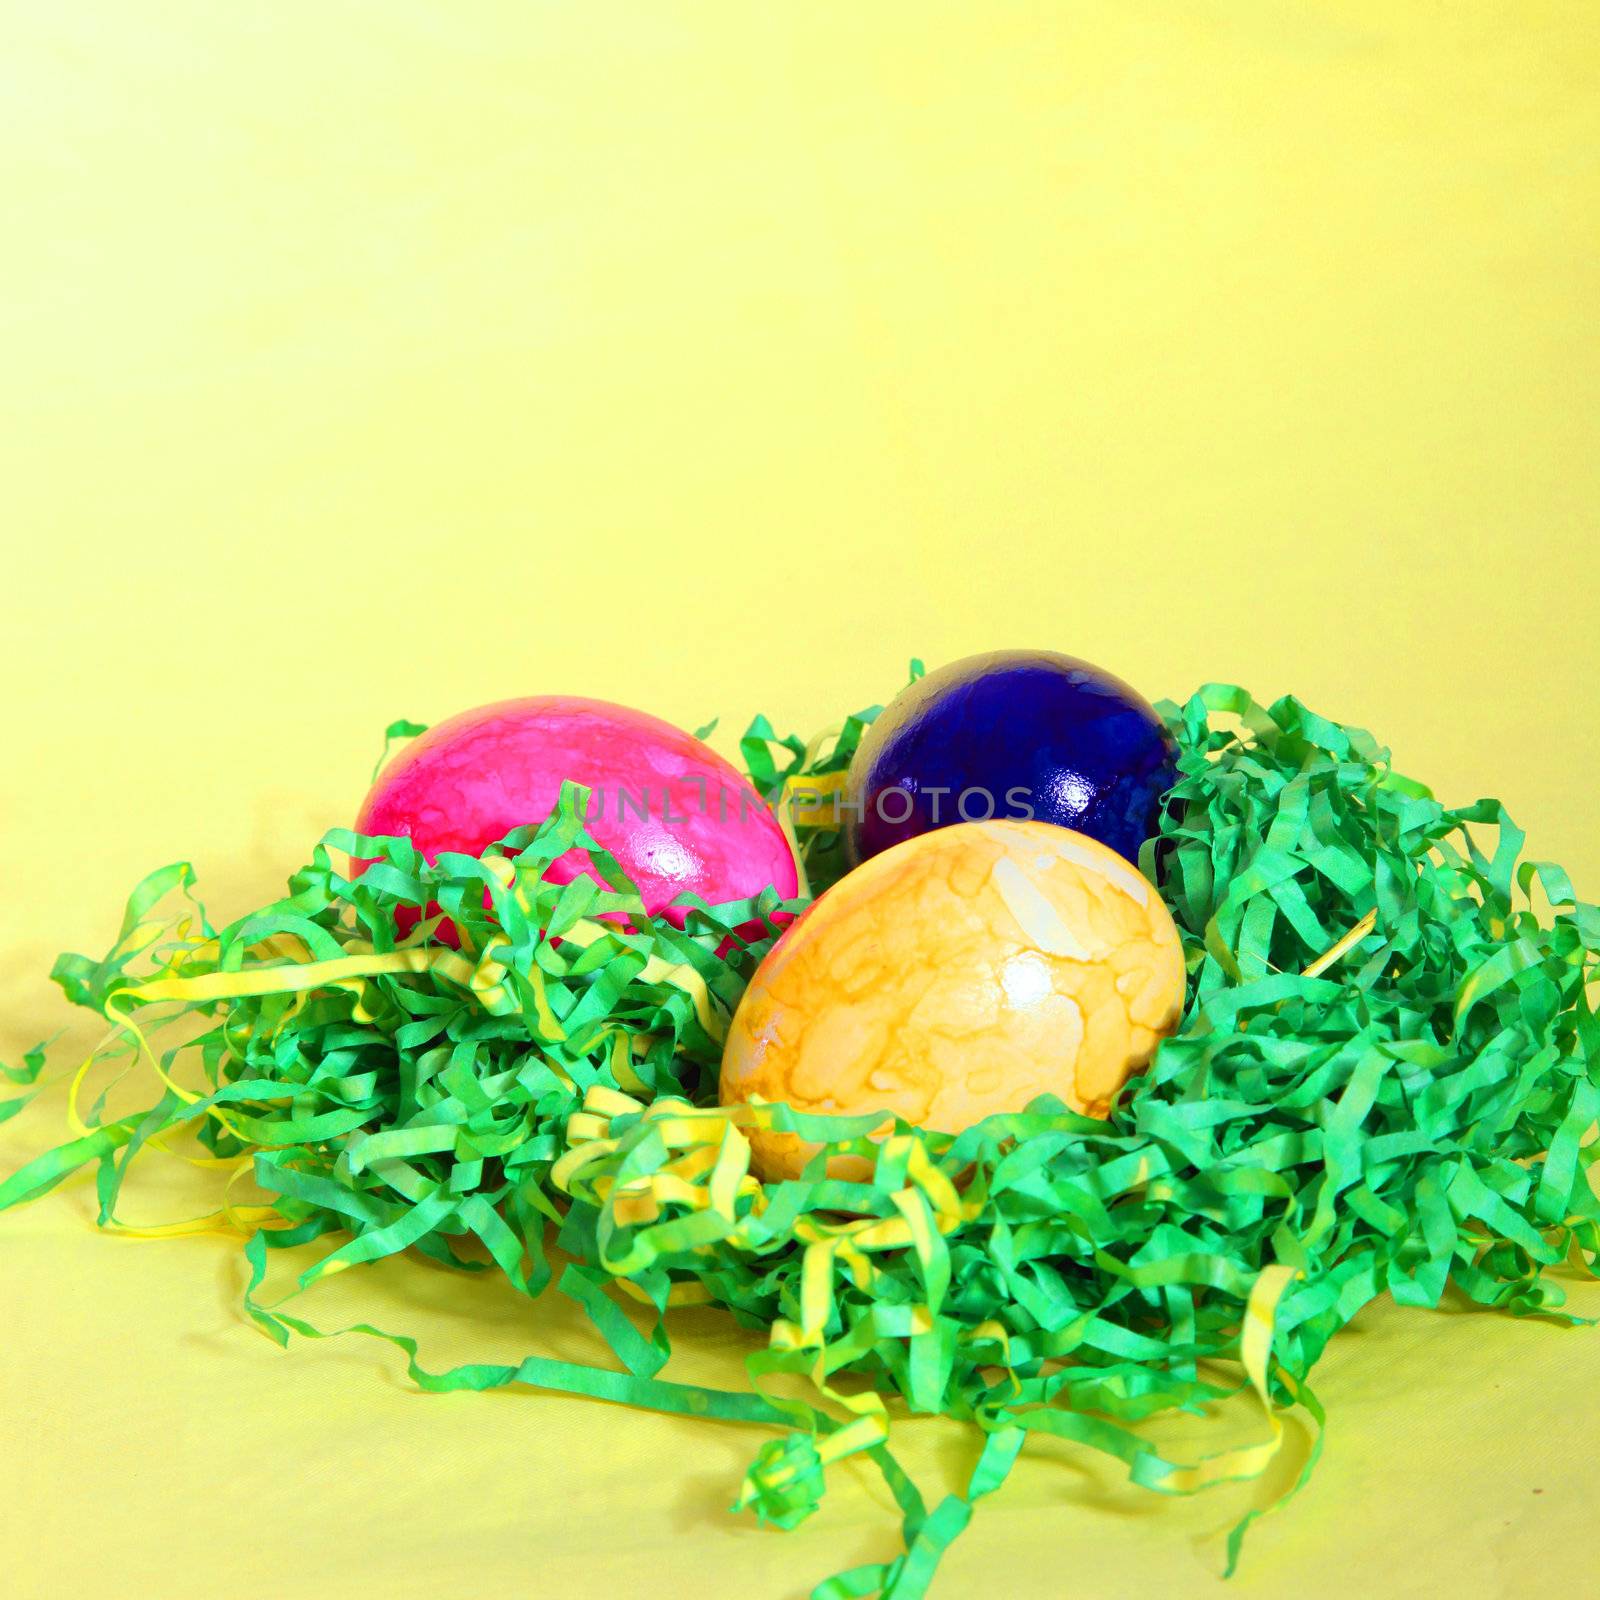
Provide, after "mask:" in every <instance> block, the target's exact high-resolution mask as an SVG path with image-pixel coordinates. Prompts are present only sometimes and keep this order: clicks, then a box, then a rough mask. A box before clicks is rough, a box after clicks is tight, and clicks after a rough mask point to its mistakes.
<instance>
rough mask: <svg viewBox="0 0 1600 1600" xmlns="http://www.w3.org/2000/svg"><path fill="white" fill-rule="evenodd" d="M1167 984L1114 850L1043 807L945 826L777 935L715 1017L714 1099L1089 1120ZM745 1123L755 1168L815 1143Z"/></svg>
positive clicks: (945, 1121) (1141, 902)
mask: <svg viewBox="0 0 1600 1600" xmlns="http://www.w3.org/2000/svg"><path fill="white" fill-rule="evenodd" d="M1183 999H1184V961H1183V949H1182V944H1181V941H1180V939H1179V936H1178V931H1177V928H1176V927H1175V926H1174V924H1173V921H1172V917H1171V914H1170V913H1169V912H1168V911H1167V908H1166V906H1165V905H1164V904H1163V903H1162V900H1161V897H1160V896H1159V895H1158V894H1157V892H1156V891H1155V889H1154V888H1153V887H1152V886H1151V885H1150V884H1149V883H1148V882H1147V881H1146V879H1145V878H1143V877H1142V876H1141V875H1140V873H1139V872H1138V871H1137V869H1136V868H1134V867H1133V866H1131V865H1130V864H1129V863H1128V862H1127V861H1126V860H1124V859H1123V858H1122V857H1121V856H1120V855H1118V854H1117V853H1116V852H1115V851H1114V850H1111V849H1109V848H1107V847H1106V846H1105V845H1102V844H1100V843H1098V842H1097V841H1095V840H1093V839H1090V838H1087V837H1086V836H1084V835H1083V834H1080V833H1075V832H1073V831H1071V830H1069V829H1065V828H1059V827H1056V826H1055V825H1054V824H1051V823H1045V822H1038V821H1022V822H1014V821H995V822H977V823H963V824H957V825H956V826H954V827H949V828H940V829H937V830H934V831H933V832H930V833H926V834H922V835H920V836H918V837H916V838H913V839H909V840H907V841H905V842H903V843H901V844H898V845H896V846H894V847H893V848H892V849H889V850H886V851H884V852H883V853H882V854H880V855H877V856H874V857H873V858H872V859H871V860H870V861H868V862H866V863H864V864H863V865H862V866H860V867H857V868H856V869H855V870H854V871H853V872H850V873H848V874H847V875H846V876H845V877H844V878H842V879H841V880H840V881H839V882H838V883H837V884H835V885H834V887H833V888H832V889H830V890H829V891H828V892H827V893H826V894H825V895H824V896H823V897H822V898H821V899H820V900H818V901H817V902H816V903H815V904H814V905H813V906H812V907H811V908H810V909H809V910H808V911H807V912H806V914H805V915H804V916H803V917H802V918H801V919H800V920H799V921H798V922H797V923H795V924H794V925H793V926H792V927H791V928H789V929H788V930H787V931H786V932H785V934H784V936H783V937H782V939H780V940H779V942H778V943H777V944H776V945H775V946H774V947H773V949H772V950H771V952H770V953H769V954H768V955H767V957H766V959H765V960H764V961H763V962H762V964H761V966H760V967H759V968H758V969H757V971H756V973H755V976H754V978H753V979H752V981H751V983H750V986H749V988H748V989H747V990H746V992H745V994H744V997H743V1000H742V1001H741V1003H740V1005H739V1008H738V1011H737V1013H736V1014H735V1016H734V1019H733V1023H732V1027H731V1029H730V1032H729V1037H728V1040H727V1044H726V1047H725V1050H724V1053H723V1058H722V1074H721V1084H720V1091H721V1099H722V1102H723V1103H724V1104H736V1103H740V1102H748V1101H751V1100H752V1099H754V1098H757V1097H759V1098H761V1099H763V1100H767V1101H781V1102H784V1103H786V1104H788V1105H790V1106H791V1107H793V1108H794V1109H795V1110H797V1111H802V1112H823V1113H833V1114H841V1115H856V1114H862V1113H868V1112H873V1111H880V1110H881V1111H884V1112H889V1113H893V1114H894V1115H897V1116H900V1117H902V1118H904V1119H905V1120H906V1121H908V1122H911V1123H914V1124H917V1125H919V1126H922V1127H927V1128H933V1129H937V1130H939V1131H941V1132H946V1133H958V1132H960V1131H961V1130H962V1129H963V1128H966V1127H969V1126H971V1125H972V1124H973V1123H974V1122H977V1121H980V1120H981V1119H982V1118H984V1117H986V1116H990V1115H992V1114H994V1113H996V1112H1001V1111H1020V1110H1022V1109H1023V1108H1024V1107H1026V1106H1027V1104H1028V1103H1029V1102H1030V1101H1031V1100H1033V1099H1034V1098H1035V1097H1037V1096H1039V1095H1041V1094H1050V1095H1054V1096H1056V1097H1057V1098H1058V1099H1060V1100H1062V1101H1063V1102H1065V1103H1066V1104H1067V1105H1069V1106H1071V1107H1073V1108H1074V1109H1075V1110H1078V1111H1081V1112H1084V1113H1086V1114H1087V1115H1090V1116H1096V1117H1103V1116H1106V1115H1107V1114H1108V1113H1109V1111H1110V1109H1111V1105H1112V1101H1113V1099H1114V1097H1115V1095H1116V1093H1117V1091H1118V1090H1119V1089H1120V1088H1121V1087H1122V1085H1123V1084H1124V1083H1125V1082H1126V1081H1127V1080H1128V1078H1129V1077H1130V1076H1131V1075H1132V1074H1133V1073H1135V1072H1137V1071H1139V1070H1140V1069H1141V1068H1142V1067H1143V1066H1144V1065H1145V1064H1146V1063H1147V1062H1148V1061H1149V1060H1150V1057H1151V1056H1152V1055H1153V1054H1154V1052H1155V1049H1156V1047H1157V1045H1158V1044H1159V1043H1160V1041H1161V1039H1162V1038H1163V1037H1164V1036H1165V1035H1166V1034H1168V1033H1170V1032H1171V1031H1172V1029H1173V1028H1174V1027H1175V1026H1176V1024H1177V1021H1178V1018H1179V1015H1180V1014H1181V1011H1182V1008H1183ZM887 1126H888V1124H887V1122H886V1124H885V1127H886V1128H887ZM750 1137H751V1144H752V1154H753V1164H754V1166H755V1168H756V1170H757V1171H758V1172H759V1173H760V1174H761V1175H762V1176H764V1177H766V1178H769V1179H776V1178H785V1177H794V1176H797V1175H798V1174H799V1173H800V1171H801V1169H802V1168H803V1167H804V1165H805V1162H806V1160H807V1159H808V1157H809V1156H810V1155H812V1154H813V1153H814V1150H815V1147H814V1146H811V1145H808V1144H807V1143H806V1142H805V1141H804V1140H802V1139H800V1138H799V1137H798V1136H797V1135H794V1134H787V1133H778V1132H774V1131H770V1130H762V1129H755V1130H752V1132H751V1135H750ZM865 1165H866V1163H865V1162H864V1161H863V1160H862V1159H861V1158H858V1157H848V1156H840V1157H834V1158H833V1159H832V1160H831V1161H830V1163H829V1169H830V1172H831V1173H833V1174H834V1175H836V1176H862V1175H864V1173H863V1171H862V1169H863V1168H864V1167H865Z"/></svg>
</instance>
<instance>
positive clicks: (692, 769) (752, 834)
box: [356, 695, 799, 926]
mask: <svg viewBox="0 0 1600 1600" xmlns="http://www.w3.org/2000/svg"><path fill="white" fill-rule="evenodd" d="M566 780H570V781H572V782H574V783H581V784H583V785H585V786H586V787H587V788H588V789H589V790H590V791H591V792H590V796H589V810H588V828H589V831H590V833H591V834H593V835H594V837H595V839H596V840H597V841H598V842H599V843H600V844H602V845H603V846H605V848H606V849H607V850H609V851H610V852H611V853H612V854H613V855H614V856H615V857H616V858H617V861H618V862H619V863H620V865H621V866H622V868H623V869H624V871H626V872H627V874H628V876H629V878H630V879H631V880H632V881H633V883H634V884H635V885H636V886H637V887H638V889H639V891H640V893H641V895H642V896H643V898H644V903H645V909H646V910H647V911H649V912H651V913H652V914H654V913H656V912H658V911H661V910H662V908H663V907H665V906H666V905H667V903H668V902H669V901H671V900H672V899H674V898H675V897H676V896H677V895H679V894H682V893H683V892H684V891H685V890H689V891H692V892H693V893H695V894H698V895H701V896H703V897H704V898H705V899H706V900H708V901H709V902H710V903H711V904H713V905H716V904H719V903H725V902H727V901H730V900H740V899H743V898H745V897H746V896H750V895H755V894H759V893H760V892H761V891H762V890H763V889H766V888H768V887H771V888H775V889H776V890H777V891H778V893H779V894H780V895H782V896H783V897H784V898H785V899H787V898H788V897H790V896H791V895H793V894H794V893H795V891H796V889H797V888H798V886H799V879H798V876H797V874H796V870H795V861H794V855H793V853H792V852H791V851H790V848H789V843H788V840H787V839H785V838H784V835H783V830H782V829H781V828H780V827H779V826H778V823H777V821H776V819H775V818H774V817H773V815H772V813H771V812H770V811H768V810H767V808H766V807H765V806H764V805H763V804H762V802H761V799H760V796H759V795H757V793H756V791H755V790H754V789H753V788H752V787H751V785H750V784H749V783H748V782H747V781H746V780H745V779H744V778H743V777H741V776H740V774H739V773H738V772H737V771H735V770H734V768H733V767H732V766H731V765H730V764H729V763H728V762H727V761H724V760H723V758H722V757H721V756H719V755H718V754H717V753H716V752H715V751H714V750H712V749H711V748H710V747H709V746H708V745H706V744H703V743H702V742H701V741H700V740H699V739H696V738H695V737H694V736H693V735H692V734H688V733H685V732H684V731H683V730H682V729H681V728H675V727H673V726H672V724H671V723H669V722H663V721H662V720H661V719H660V718H659V717H652V716H649V715H647V714H646V713H645V712H643V711H634V710H631V709H630V708H629V707H627V706H619V705H613V704H611V703H610V702H608V701H605V700H588V699H582V698H579V697H577V696H572V695H537V696H531V697H528V698H525V699H520V700H503V701H501V702H499V703H498V704H495V705H489V706H482V707H480V708H479V709H477V710H475V711H467V712H463V713H462V714H461V715H460V716H456V717H451V718H450V719H449V720H448V721H446V722H441V723H439V724H438V725H437V726H436V727H433V728H430V729H429V730H428V732H427V733H425V734H423V735H422V736H421V737H420V738H418V739H417V740H415V741H414V742H413V743H412V744H410V745H408V746H407V747H406V749H405V750H404V751H402V752H401V754H400V755H399V756H398V757H397V758H396V759H395V760H394V761H393V762H392V763H391V764H390V765H389V766H388V767H387V768H385V770H384V771H383V773H382V774H381V775H380V777H379V779H378V781H377V783H376V784H375V785H374V786H373V789H372V792H371V793H370V794H369V795H368V796H367V799H366V802H365V804H364V805H363V806H362V807H361V814H360V816H359V818H358V819H357V822H356V828H357V830H358V831H359V832H362V833H369V834H405V835H407V836H409V837H410V839H411V840H412V842H413V843H414V844H415V845H416V846H417V848H418V849H419V850H421V851H422V852H423V854H424V855H426V856H427V857H428V858H429V859H430V860H431V859H433V858H434V857H435V856H437V855H438V854H439V853H440V852H441V851H445V850H453V851H461V852H464V853H465V854H468V855H479V854H481V853H482V852H483V850H484V849H485V848H487V847H488V846H489V845H491V844H493V843H494V841H495V840H496V839H499V838H502V837H504V835H505V834H507V833H509V832H510V831H511V829H513V828H516V827H521V826H523V825H524V824H527V823H537V822H542V821H543V820H544V819H545V817H547V816H548V815H549V814H550V813H551V812H552V811H553V810H554V809H555V806H556V801H557V799H558V797H559V796H560V793H561V785H562V783H563V781H566ZM579 873H587V874H588V875H589V876H590V877H593V878H598V877H599V873H598V872H597V871H596V870H595V868H594V867H593V865H592V864H591V863H590V861H589V858H588V854H587V852H585V851H583V850H569V851H568V852H567V853H566V854H565V855H562V856H560V857H558V858H557V859H556V860H555V861H554V862H553V863H552V864H551V867H550V871H549V877H550V879H551V880H552V881H553V882H556V883H567V882H569V881H570V880H571V879H572V878H574V877H576V876H577V875H578V874H579ZM667 915H668V916H669V917H670V918H671V919H672V920H673V921H674V922H676V923H677V924H678V925H679V926H681V925H682V923H683V919H684V915H685V913H684V912H683V911H681V910H674V911H669V912H668V913H667Z"/></svg>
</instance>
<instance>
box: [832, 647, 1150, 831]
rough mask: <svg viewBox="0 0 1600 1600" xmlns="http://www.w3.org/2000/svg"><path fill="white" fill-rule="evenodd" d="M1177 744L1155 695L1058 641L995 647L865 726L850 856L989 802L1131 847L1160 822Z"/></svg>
mask: <svg viewBox="0 0 1600 1600" xmlns="http://www.w3.org/2000/svg"><path fill="white" fill-rule="evenodd" d="M1176 756H1177V747H1176V745H1175V744H1174V743H1173V740H1172V736H1171V735H1170V734H1169V733H1168V732H1167V730H1166V729H1165V728H1164V727H1163V726H1162V724H1161V719H1160V718H1159V717H1158V716H1157V715H1156V713H1155V710H1154V708H1153V707H1152V706H1151V705H1150V703H1149V701H1147V700H1145V699H1144V698H1143V697H1142V696H1141V695H1139V694H1137V693H1136V692H1135V691H1134V690H1132V689H1130V688H1129V687H1128V685H1127V684H1125V683H1123V682H1122V680H1121V679H1120V678H1114V677H1112V675H1111V674H1110V673H1109V672H1103V671H1101V669H1100V668H1099V667H1095V666H1091V665H1090V664H1089V663H1088V662H1087V661H1079V660H1077V659H1075V658H1074V657H1072V656H1066V655H1059V654H1057V653H1056V652H1055V651H1052V650H993V651H990V652H988V653H987V654H985V655H979V656H968V657H967V658H966V659H965V660H962V661H953V662H951V663H950V664H949V665H948V666H944V667H940V668H939V670H938V671H936V672H930V673H929V674H928V675H927V676H926V677H924V678H919V679H918V680H917V681H916V682H915V683H913V684H911V685H910V687H909V688H907V689H905V690H903V691H902V692H901V693H900V694H899V695H897V696H896V697H895V698H894V700H893V701H891V702H890V704H889V705H887V706H886V707H885V708H884V710H883V711H882V712H881V713H880V714H879V716H878V719H877V720H876V721H875V722H874V723H873V724H872V726H871V727H870V728H869V729H868V730H867V733H866V735H865V737H864V738H863V739H862V741H861V745H860V748H859V749H858V750H857V752H856V755H855V759H854V760H853V761H852V763H851V765H850V775H849V786H848V787H849V795H850V804H851V811H850V813H849V814H848V815H847V818H846V831H847V840H848V846H849V849H850V851H851V853H852V855H853V856H854V858H855V859H856V860H857V861H864V860H866V859H867V857H869V856H874V855H876V854H877V853H878V852H879V851H880V850H887V849H888V848H889V847H890V845H894V844H899V843H900V841H901V840H903V839H910V838H914V837H916V836H917V835H919V834H924V833H927V832H929V831H930V830H931V829H933V828H940V827H947V826H949V825H950V824H951V823H956V822H978V821H981V820H983V818H984V817H985V816H993V817H1033V818H1036V819H1038V820H1039V821H1041V822H1054V823H1057V824H1059V825H1060V826H1061V827H1064V828H1075V829H1076V830H1077V831H1078V832H1079V833H1086V834H1088V835H1089V837H1090V838H1092V839H1098V840H1099V841H1100V842H1101V843H1102V844H1104V845H1108V846H1109V847H1110V848H1111V849H1113V850H1115V851H1117V852H1118V853H1119V854H1121V855H1123V856H1126V857H1127V858H1128V860H1130V861H1136V860H1137V859H1138V855H1139V847H1140V845H1142V844H1143V843H1144V842H1145V840H1146V839H1148V838H1149V837H1150V836H1151V834H1153V833H1154V832H1155V829H1156V820H1157V815H1158V812H1159V808H1160V804H1161V797H1162V795H1163V794H1165V792H1166V791H1167V790H1168V789H1169V788H1171V787H1172V784H1173V783H1174V782H1175V781H1176V778H1177V767H1176Z"/></svg>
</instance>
